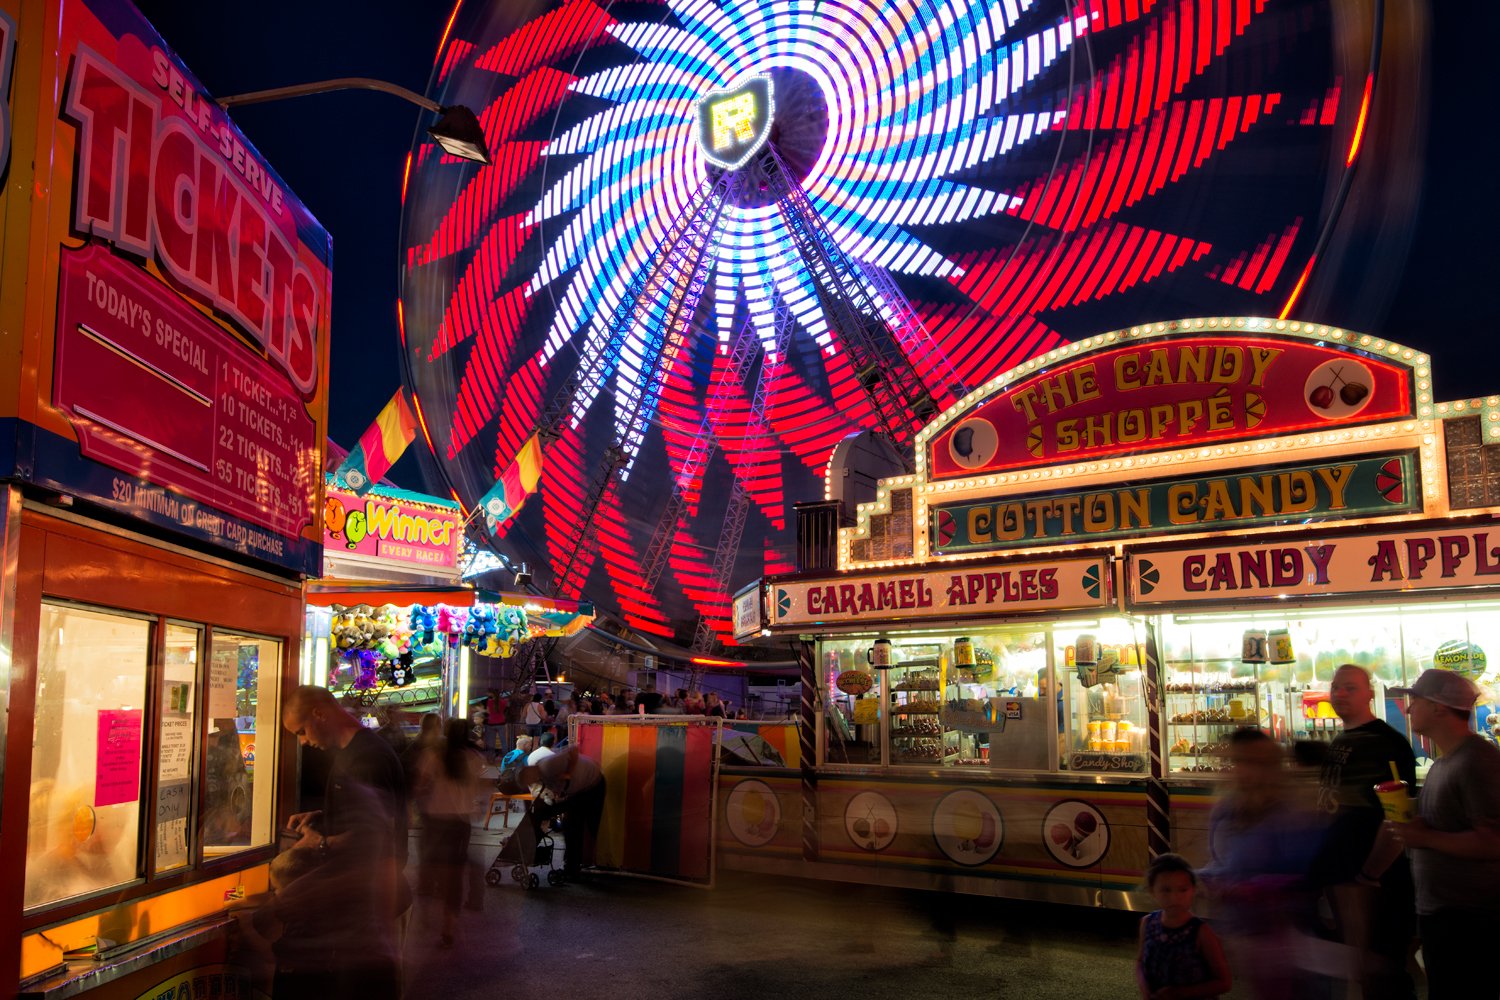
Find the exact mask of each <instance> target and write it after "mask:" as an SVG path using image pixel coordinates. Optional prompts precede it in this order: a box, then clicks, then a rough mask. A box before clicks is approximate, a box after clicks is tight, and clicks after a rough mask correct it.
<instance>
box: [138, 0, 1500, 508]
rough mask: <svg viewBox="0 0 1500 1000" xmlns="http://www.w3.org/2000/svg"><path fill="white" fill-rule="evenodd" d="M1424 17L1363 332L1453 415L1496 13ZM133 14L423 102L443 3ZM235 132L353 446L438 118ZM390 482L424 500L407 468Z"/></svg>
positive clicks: (1457, 10)
mask: <svg viewBox="0 0 1500 1000" xmlns="http://www.w3.org/2000/svg"><path fill="white" fill-rule="evenodd" d="M1407 2H1410V0H1396V3H1398V4H1403V5H1404V4H1405V3H1407ZM1431 6H1432V7H1433V8H1434V9H1433V10H1432V11H1431V16H1432V46H1431V50H1430V55H1429V58H1428V61H1427V70H1428V72H1429V74H1430V80H1431V100H1430V114H1429V119H1428V122H1429V125H1428V134H1427V137H1426V142H1427V156H1426V165H1425V174H1424V181H1423V190H1422V193H1421V202H1420V205H1421V207H1420V209H1419V212H1418V215H1417V222H1416V226H1415V230H1414V232H1413V235H1412V241H1411V252H1410V254H1409V256H1408V260H1407V264H1406V267H1405V268H1404V269H1402V270H1400V271H1399V272H1398V274H1399V282H1398V284H1397V287H1396V290H1395V293H1394V296H1393V298H1392V303H1391V306H1390V308H1389V311H1388V313H1387V316H1386V319H1385V321H1384V322H1383V323H1381V324H1378V325H1376V326H1373V327H1372V326H1370V325H1369V324H1364V325H1365V326H1366V328H1367V329H1366V330H1365V332H1370V333H1376V334H1380V335H1382V336H1386V337H1388V338H1390V339H1392V340H1395V341H1398V342H1400V343H1403V344H1406V345H1408V346H1411V347H1415V348H1418V349H1421V350H1425V351H1427V352H1428V353H1430V354H1431V355H1432V357H1433V370H1434V376H1435V381H1436V398H1438V399H1439V400H1446V399H1458V398H1467V397H1471V396H1478V395H1484V394H1487V393H1500V370H1497V365H1496V364H1495V361H1496V359H1500V346H1497V345H1496V340H1497V335H1500V323H1497V318H1500V315H1497V314H1500V306H1497V301H1496V295H1495V290H1496V287H1497V285H1500V282H1497V274H1496V271H1497V267H1496V265H1497V261H1500V255H1497V253H1496V251H1495V249H1494V241H1495V235H1494V234H1493V233H1491V232H1490V227H1491V226H1494V225H1495V223H1496V220H1497V218H1500V212H1497V209H1496V195H1495V192H1494V182H1493V180H1492V175H1493V172H1494V166H1495V164H1496V163H1497V156H1496V154H1497V152H1500V140H1497V130H1496V128H1495V125H1494V123H1493V122H1492V121H1491V120H1490V117H1489V113H1488V108H1487V105H1488V104H1490V103H1491V102H1492V101H1493V97H1492V94H1493V91H1494V85H1493V81H1492V80H1490V79H1489V71H1488V70H1486V68H1485V67H1487V66H1489V65H1490V63H1491V61H1492V60H1493V58H1494V54H1493V48H1492V46H1493V45H1494V39H1495V38H1496V37H1497V31H1496V29H1497V28H1500V4H1495V3H1493V2H1492V0H1440V2H1436V3H1433V4H1432V5H1431ZM140 7H141V9H142V11H143V12H144V13H145V15H146V16H147V18H148V19H149V20H150V21H151V22H152V23H153V24H154V25H155V26H156V28H157V30H158V31H159V32H160V33H161V35H162V36H163V37H164V38H165V39H166V41H167V43H168V44H169V45H170V46H171V47H172V48H174V49H175V50H176V51H177V52H178V54H179V55H180V56H181V57H182V59H183V60H184V61H185V62H186V64H187V65H188V67H189V68H190V69H191V70H192V71H193V72H194V73H195V74H196V75H197V76H198V77H199V79H200V80H201V81H202V82H203V84H204V86H205V87H206V88H207V89H208V91H209V92H210V93H213V94H217V95H225V94H234V93H241V92H244V91H249V90H260V89H265V88H269V87H279V86H287V85H291V84H296V83H306V82H310V81H315V80H323V79H330V78H335V77H343V76H373V77H379V78H382V79H385V80H390V81H392V82H394V83H398V84H401V85H403V86H405V87H409V88H411V89H413V90H416V91H419V92H421V91H425V89H426V84H427V81H428V78H429V75H430V71H431V66H432V62H433V57H434V54H435V52H436V50H437V45H438V41H439V39H440V37H441V35H442V31H443V26H444V23H445V21H446V19H447V17H448V14H449V11H450V8H449V6H448V4H447V2H446V0H444V2H437V0H417V2H412V0H358V2H356V0H302V2H285V0H263V2H260V3H253V4H224V5H218V4H204V3H202V2H201V0H186V2H184V0H146V2H142V3H140ZM234 118H235V120H236V121H237V122H238V124H239V125H240V127H241V128H242V130H243V131H244V132H245V133H246V135H247V136H249V138H250V139H251V141H252V142H254V143H255V144H256V145H257V146H258V147H259V149H260V151H261V152H262V153H263V154H264V155H265V157H266V158H267V159H268V160H269V161H270V163H271V164H272V165H273V166H274V167H275V168H276V170H277V171H278V172H279V173H280V174H281V176H282V178H283V179H284V180H285V181H286V183H287V184H288V186H289V187H290V188H291V189H292V190H293V191H295V192H296V193H297V195H298V196H299V197H300V198H301V200H302V201H303V202H304V203H305V204H306V205H307V206H308V208H309V209H310V210H311V211H312V213H313V215H314V216H316V217H317V218H318V219H319V220H320V221H321V222H322V223H323V225H324V226H325V227H326V228H327V229H328V231H329V232H330V233H332V235H333V246H334V293H333V294H334V299H333V362H332V392H331V400H332V404H331V405H332V413H331V417H330V424H329V433H330V435H331V436H332V438H333V439H334V440H335V441H338V442H340V443H341V444H344V445H345V446H348V445H350V444H352V443H353V441H354V440H355V439H356V438H357V437H358V435H359V434H360V433H361V432H362V431H363V430H364V428H365V427H366V426H367V425H368V423H369V421H370V420H371V419H372V418H373V417H374V415H375V412H376V410H377V409H378V408H379V406H380V405H381V404H382V403H384V401H385V400H386V399H388V398H389V397H390V395H391V393H392V392H394V391H395V389H396V386H397V385H398V384H399V381H400V368H399V365H400V359H399V348H398V337H397V332H396V306H395V303H396V296H397V290H398V269H397V265H398V254H399V246H398V245H399V242H400V238H399V231H400V193H401V173H402V166H403V163H404V159H405V156H406V153H407V151H408V149H409V148H410V147H411V142H412V137H413V134H414V132H415V130H416V128H417V127H418V126H419V125H421V126H425V125H427V124H429V122H430V120H431V116H430V115H428V114H426V113H425V112H422V111H420V110H419V109H417V108H415V107H413V106H412V105H409V104H406V103H404V102H402V101H400V100H398V99H397V98H394V97H390V96H387V95H384V94H379V93H374V92H364V91H352V92H344V93H337V94H329V95H324V96H318V97H306V98H300V99H297V100H294V101H284V102H280V103H275V104H267V105H264V106H252V107H245V108H239V109H236V110H235V112H234ZM1371 152H1372V153H1376V154H1378V150H1371ZM1360 312H1361V311H1360V310H1359V309H1358V308H1357V306H1356V305H1355V304H1354V303H1352V302H1351V303H1338V302H1335V303H1331V304H1329V305H1327V306H1326V307H1323V308H1322V312H1321V314H1319V315H1316V316H1311V315H1306V314H1303V315H1302V316H1301V318H1304V319H1316V320H1318V321H1321V322H1327V323H1332V324H1339V325H1342V324H1345V323H1348V322H1350V320H1348V319H1346V318H1344V316H1343V315H1341V314H1344V313H1348V314H1351V315H1352V314H1355V313H1360ZM1163 318H1167V317H1163ZM393 478H394V479H395V480H396V481H397V482H398V483H400V484H401V485H405V486H408V487H411V488H417V489H420V488H422V483H421V482H420V479H419V470H418V467H417V465H416V463H415V462H414V461H412V459H410V458H407V459H405V460H403V461H402V462H401V463H400V465H398V466H397V468H396V470H394V474H393ZM432 488H433V489H434V491H437V489H438V484H432Z"/></svg>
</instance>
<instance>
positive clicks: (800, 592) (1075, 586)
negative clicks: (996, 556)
mask: <svg viewBox="0 0 1500 1000" xmlns="http://www.w3.org/2000/svg"><path fill="white" fill-rule="evenodd" d="M1111 562H1112V559H1111V557H1110V556H1109V555H1107V554H1092V555H1087V556H1076V557H1072V558H1066V559H1035V560H1024V561H1023V560H1017V561H1014V562H1006V563H991V564H988V565H982V566H965V567H942V568H937V569H927V570H922V569H915V568H914V569H913V570H912V571H911V572H909V573H894V574H881V575H878V576H847V577H820V578H818V579H808V580H774V579H773V580H770V581H767V584H766V590H767V601H766V604H767V608H766V614H767V617H768V618H769V627H770V628H772V629H806V628H808V627H810V626H829V625H856V626H865V625H868V626H871V627H875V626H880V625H884V624H888V623H890V622H898V621H899V622H911V621H915V620H940V619H947V618H967V617H973V616H978V615H994V614H996V613H997V612H1002V611H1003V612H1007V613H1012V614H1026V613H1031V612H1041V611H1049V612H1059V611H1100V610H1103V609H1104V608H1107V607H1110V606H1111V605H1112V604H1113V603H1114V581H1113V576H1112V572H1111ZM814 592H816V595H814ZM814 604H817V607H816V609H814V607H813V605H814Z"/></svg>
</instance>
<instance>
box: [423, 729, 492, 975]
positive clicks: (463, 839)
mask: <svg viewBox="0 0 1500 1000" xmlns="http://www.w3.org/2000/svg"><path fill="white" fill-rule="evenodd" d="M483 768H484V760H483V758H482V757H481V755H480V753H479V750H478V748H477V747H475V746H474V745H473V744H472V743H471V742H470V741H469V728H468V726H467V725H466V724H465V723H464V721H463V720H462V719H453V720H450V721H449V722H448V725H447V726H446V727H445V729H444V738H443V741H442V743H441V745H440V748H439V749H438V750H436V751H434V752H431V753H427V754H425V755H423V757H422V760H421V763H420V765H419V771H418V777H417V789H418V798H419V799H420V800H421V802H422V815H423V824H422V842H421V857H420V870H421V871H422V872H423V875H422V876H421V879H422V882H423V884H424V885H429V886H431V887H432V888H433V890H434V895H436V896H437V899H438V902H439V904H440V905H441V907H442V927H441V932H440V936H439V940H438V943H439V945H440V946H441V947H443V948H451V947H453V934H454V931H455V930H457V923H458V908H459V903H460V902H461V901H462V899H463V893H464V887H465V884H466V883H467V885H468V891H469V907H470V908H471V909H477V908H479V906H482V905H483V904H482V900H483V896H482V895H481V894H480V891H476V890H477V879H476V878H475V877H474V875H475V873H474V871H473V870H472V866H471V865H470V863H469V835H470V832H471V829H472V823H473V820H474V816H475V813H476V804H477V801H478V799H479V796H480V794H481V786H482V783H483V778H482V776H481V773H480V772H481V771H482V770H483ZM466 875H468V876H469V878H468V879H465V876H466Z"/></svg>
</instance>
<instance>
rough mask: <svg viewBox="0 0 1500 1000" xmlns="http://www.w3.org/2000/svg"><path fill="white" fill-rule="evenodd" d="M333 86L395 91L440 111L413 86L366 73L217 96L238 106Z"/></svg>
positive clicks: (323, 90)
mask: <svg viewBox="0 0 1500 1000" xmlns="http://www.w3.org/2000/svg"><path fill="white" fill-rule="evenodd" d="M335 90H379V91H381V92H382V93H386V94H394V95H395V96H396V97H399V98H401V99H402V100H406V101H410V102H411V103H413V104H415V105H417V107H419V108H426V109H427V110H428V111H442V110H443V106H442V105H441V104H439V103H438V102H437V101H434V100H432V99H430V98H427V97H423V96H422V95H421V94H419V93H417V92H416V91H414V90H407V89H406V88H405V87H402V86H400V85H398V84H394V83H388V82H386V81H385V80H376V79H373V78H371V77H368V76H346V77H341V78H340V79H337V80H324V81H322V82H321V83H299V84H297V85H296V86H294V87H276V88H274V89H272V90H253V91H251V92H249V93H247V94H232V95H230V96H229V97H220V98H218V104H219V107H221V108H233V107H238V106H239V105H241V104H263V103H265V102H266V101H280V100H284V99H286V98H288V97H307V96H309V95H311V94H326V93H329V92H330V91H335Z"/></svg>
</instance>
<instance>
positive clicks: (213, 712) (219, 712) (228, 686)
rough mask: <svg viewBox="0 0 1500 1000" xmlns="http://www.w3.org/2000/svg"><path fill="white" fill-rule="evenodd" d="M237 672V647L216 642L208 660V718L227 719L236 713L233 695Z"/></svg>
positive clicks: (238, 666) (238, 659) (237, 679)
mask: <svg viewBox="0 0 1500 1000" xmlns="http://www.w3.org/2000/svg"><path fill="white" fill-rule="evenodd" d="M239 673H240V656H239V647H238V646H226V645H222V644H217V643H216V644H215V645H214V654H213V656H212V658H210V660H209V661H208V716H209V718H211V719H228V718H231V717H232V716H234V715H236V714H238V713H237V712H236V711H235V707H234V704H235V702H234V696H235V688H236V685H237V683H238V681H239Z"/></svg>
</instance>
